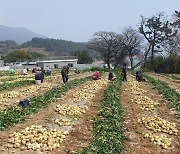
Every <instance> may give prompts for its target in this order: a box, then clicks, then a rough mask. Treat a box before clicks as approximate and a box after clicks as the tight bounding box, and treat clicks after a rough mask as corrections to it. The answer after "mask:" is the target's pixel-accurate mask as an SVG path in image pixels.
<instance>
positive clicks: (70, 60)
mask: <svg viewBox="0 0 180 154" xmlns="http://www.w3.org/2000/svg"><path fill="white" fill-rule="evenodd" d="M77 61H78V59H65V60H42V61H37V63H39V62H41V63H55V62H77Z"/></svg>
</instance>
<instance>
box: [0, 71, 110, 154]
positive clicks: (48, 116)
mask: <svg viewBox="0 0 180 154" xmlns="http://www.w3.org/2000/svg"><path fill="white" fill-rule="evenodd" d="M104 78H106V79H107V74H106V75H105V76H104ZM95 82H97V83H98V82H102V83H101V84H100V85H101V86H100V87H99V88H97V87H96V86H93V84H96V83H95ZM107 83H108V81H104V80H101V81H100V80H98V81H88V82H87V83H85V84H83V85H80V86H78V87H76V88H74V89H72V90H70V91H68V92H67V93H66V94H65V95H64V96H63V97H62V98H61V99H59V100H58V101H57V102H54V103H51V104H50V105H49V106H48V107H47V108H46V109H43V110H42V111H40V112H39V113H37V114H35V115H32V116H30V117H29V118H28V119H27V120H26V121H25V123H24V124H18V125H16V126H14V127H11V128H10V129H9V130H7V131H4V132H1V136H0V137H1V140H0V147H1V149H2V151H1V153H2V154H6V153H8V152H9V153H8V154H11V153H17V154H21V153H26V154H40V153H43V154H46V153H54V154H57V153H61V154H64V153H69V152H70V151H74V150H76V149H80V148H84V147H86V146H88V145H89V143H90V142H91V141H92V134H91V133H92V132H91V130H92V127H93V125H92V118H93V116H95V114H96V113H97V111H98V108H99V106H100V105H99V100H100V99H101V98H102V95H103V91H104V89H105V88H106V87H107V86H106V85H107ZM91 85H92V87H91V88H89V91H86V93H88V94H89V95H84V96H83V95H82V96H81V97H80V96H79V97H77V98H76V97H75V96H76V95H78V92H79V91H81V90H82V89H87V88H88V87H89V86H91ZM74 94H75V95H74ZM88 96H92V97H88ZM74 97H75V98H74ZM80 98H81V99H80ZM87 98H88V99H87ZM73 100H74V101H75V102H74V101H73ZM57 104H60V105H61V106H62V105H63V104H72V105H77V106H80V107H84V106H87V107H88V109H87V111H86V112H85V114H82V115H80V116H66V115H64V116H62V115H60V114H58V112H55V108H56V106H57ZM62 117H63V118H68V119H71V120H72V121H73V123H72V124H71V125H70V126H65V127H64V126H58V125H57V124H55V123H54V119H56V118H62ZM33 124H34V125H42V126H43V127H46V128H50V129H52V128H54V129H58V130H61V131H68V132H70V133H69V135H68V136H67V138H66V140H65V141H64V142H63V143H62V144H61V145H60V148H58V149H55V150H53V151H51V152H45V151H44V152H40V150H37V151H32V150H25V151H23V152H22V151H21V150H19V149H15V148H10V149H9V150H8V149H7V148H6V145H7V142H8V136H9V135H10V134H11V133H12V132H16V131H17V130H18V131H20V130H23V129H25V128H26V127H30V126H32V125H33Z"/></svg>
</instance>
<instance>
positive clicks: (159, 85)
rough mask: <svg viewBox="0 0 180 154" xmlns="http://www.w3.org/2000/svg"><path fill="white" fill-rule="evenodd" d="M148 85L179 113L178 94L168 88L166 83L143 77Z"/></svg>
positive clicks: (179, 95)
mask: <svg viewBox="0 0 180 154" xmlns="http://www.w3.org/2000/svg"><path fill="white" fill-rule="evenodd" d="M144 76H145V78H146V79H147V80H148V82H149V83H150V84H152V85H153V86H154V87H155V88H156V89H157V90H158V92H159V93H160V94H162V95H163V96H164V98H165V99H167V100H168V101H171V102H173V103H174V106H175V108H176V109H177V110H178V111H180V94H179V93H177V92H176V91H175V90H173V89H171V88H170V87H169V86H168V83H166V82H163V81H161V80H155V79H154V78H152V77H150V76H148V75H144Z"/></svg>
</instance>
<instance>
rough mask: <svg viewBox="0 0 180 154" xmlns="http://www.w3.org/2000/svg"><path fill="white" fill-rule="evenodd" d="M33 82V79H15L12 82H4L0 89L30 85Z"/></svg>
mask: <svg viewBox="0 0 180 154" xmlns="http://www.w3.org/2000/svg"><path fill="white" fill-rule="evenodd" d="M33 83H34V80H23V81H17V82H14V83H6V82H5V83H3V84H1V85H0V91H4V90H11V89H13V88H16V87H21V86H27V85H31V84H33Z"/></svg>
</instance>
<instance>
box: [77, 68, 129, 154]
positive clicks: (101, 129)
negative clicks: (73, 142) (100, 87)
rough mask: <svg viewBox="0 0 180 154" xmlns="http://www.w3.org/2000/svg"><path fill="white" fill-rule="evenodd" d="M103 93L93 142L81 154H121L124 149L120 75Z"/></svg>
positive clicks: (118, 73)
mask: <svg viewBox="0 0 180 154" xmlns="http://www.w3.org/2000/svg"><path fill="white" fill-rule="evenodd" d="M115 74H116V77H117V79H116V80H115V81H113V82H112V84H111V85H110V86H109V87H108V88H107V89H106V90H105V91H104V97H103V99H102V101H101V102H102V108H101V110H100V111H99V112H98V115H97V116H96V117H95V118H94V140H93V142H92V144H91V145H90V146H89V147H87V148H85V149H84V150H83V152H76V153H82V154H91V153H99V154H116V153H118V154H121V153H122V152H123V150H124V149H125V147H124V143H123V142H124V140H125V139H126V137H125V136H124V134H123V133H124V128H123V109H122V106H121V104H120V91H121V82H122V80H121V75H120V71H117V72H116V73H115Z"/></svg>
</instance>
